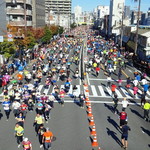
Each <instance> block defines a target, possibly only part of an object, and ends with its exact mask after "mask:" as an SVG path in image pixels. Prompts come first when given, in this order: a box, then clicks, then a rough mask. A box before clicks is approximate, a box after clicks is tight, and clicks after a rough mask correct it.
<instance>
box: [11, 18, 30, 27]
mask: <svg viewBox="0 0 150 150" xmlns="http://www.w3.org/2000/svg"><path fill="white" fill-rule="evenodd" d="M9 24H10V25H12V26H19V27H24V26H25V23H24V20H23V19H21V20H12V21H10V22H9ZM29 26H32V21H27V27H29Z"/></svg>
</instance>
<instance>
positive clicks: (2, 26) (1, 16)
mask: <svg viewBox="0 0 150 150" xmlns="http://www.w3.org/2000/svg"><path fill="white" fill-rule="evenodd" d="M6 27H7V21H6V2H5V0H1V1H0V36H2V35H6V30H7V28H6Z"/></svg>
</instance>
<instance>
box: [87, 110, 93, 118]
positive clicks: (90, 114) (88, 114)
mask: <svg viewBox="0 0 150 150" xmlns="http://www.w3.org/2000/svg"><path fill="white" fill-rule="evenodd" d="M87 116H88V117H92V116H93V115H92V109H90V110H89V111H88V112H87Z"/></svg>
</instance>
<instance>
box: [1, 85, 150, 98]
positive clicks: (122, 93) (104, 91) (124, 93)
mask: <svg viewBox="0 0 150 150" xmlns="http://www.w3.org/2000/svg"><path fill="white" fill-rule="evenodd" d="M76 86H77V91H76V95H79V94H80V93H81V92H82V91H83V86H82V85H76ZM11 88H12V85H10V86H9V87H8V90H10V89H11ZM59 88H60V89H61V88H63V89H64V85H60V86H59ZM88 89H89V97H100V98H112V91H111V88H110V87H107V86H105V85H89V86H88ZM38 91H39V92H40V93H41V94H43V93H45V95H49V94H54V93H55V90H54V87H53V86H52V85H50V86H49V87H48V88H47V89H46V88H45V85H42V84H41V85H39V87H38ZM115 93H116V95H117V96H118V98H124V97H126V98H128V99H133V98H134V99H140V95H141V94H142V91H141V89H139V90H138V93H137V95H136V96H135V97H134V93H133V90H132V89H126V88H124V87H121V88H117V89H116V91H115ZM71 95H73V85H70V89H69V92H68V93H67V94H66V96H71ZM0 96H3V93H1V94H0ZM146 99H150V91H148V92H147V95H146Z"/></svg>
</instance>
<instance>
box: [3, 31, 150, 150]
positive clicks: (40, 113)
mask: <svg viewBox="0 0 150 150" xmlns="http://www.w3.org/2000/svg"><path fill="white" fill-rule="evenodd" d="M79 32H80V31H79ZM82 46H83V39H81V38H60V39H59V40H57V41H53V43H51V44H47V45H41V46H39V47H38V48H37V49H35V52H34V53H31V54H32V57H31V59H34V60H33V61H32V66H31V67H30V68H27V63H26V62H28V60H26V59H24V60H22V62H20V63H19V62H18V61H19V60H18V61H17V62H16V61H15V62H13V64H12V65H10V66H9V67H6V66H5V67H4V68H3V71H2V72H1V73H2V78H3V84H2V88H3V102H2V106H3V109H4V112H5V114H6V121H8V120H9V116H10V110H11V108H12V109H13V113H14V119H15V120H16V125H15V136H16V139H17V143H18V148H20V146H21V144H22V145H23V148H24V149H25V150H32V144H31V142H30V141H29V140H28V138H26V137H24V127H25V126H24V121H25V119H26V114H27V113H28V112H29V111H30V112H32V111H36V116H35V121H34V122H33V125H34V126H35V132H36V134H37V135H38V139H39V143H40V148H42V147H43V146H44V149H45V150H48V149H49V148H51V142H52V141H53V140H55V136H54V135H53V133H52V132H51V131H50V129H49V128H46V127H45V123H48V121H49V119H50V118H51V110H52V109H53V108H54V101H55V100H57V101H58V102H59V103H60V104H61V105H62V106H64V102H65V99H64V98H65V95H66V94H67V93H68V92H69V90H70V85H71V82H72V80H76V79H79V78H80V68H79V63H80V62H81V60H80V58H81V56H80V54H81V49H82ZM87 54H88V58H89V61H88V63H87V64H86V66H85V68H86V70H85V72H86V73H87V74H92V73H94V74H95V77H97V78H99V72H100V71H103V72H104V75H106V76H107V85H106V86H107V87H110V89H111V92H112V97H113V101H114V107H113V110H114V113H116V114H118V115H119V117H120V128H121V131H122V146H123V147H124V148H127V138H128V131H129V130H130V127H129V126H128V125H127V118H128V117H127V113H126V112H125V110H126V108H127V106H128V104H129V102H128V100H127V99H126V98H124V100H123V101H121V103H122V110H121V111H119V110H118V109H117V106H118V103H119V101H120V100H119V98H118V97H117V94H116V89H117V88H121V87H124V88H126V89H127V90H128V89H131V90H133V95H132V96H133V98H135V99H136V96H137V93H138V92H139V91H142V93H140V96H141V107H142V108H143V109H144V116H143V118H144V119H145V120H146V121H149V109H150V104H149V101H147V100H146V95H147V92H148V90H149V81H148V80H147V75H146V73H145V72H143V73H140V72H138V71H136V72H134V76H133V78H132V77H127V79H126V84H123V71H124V70H125V69H126V67H127V60H126V59H124V56H125V55H126V53H125V52H124V53H122V52H121V51H119V49H118V48H117V47H115V45H114V42H112V41H105V40H104V39H103V38H100V37H99V36H95V35H93V33H91V34H89V35H88V36H87ZM27 58H28V57H27ZM29 58H30V57H29ZM17 64H18V66H19V67H20V68H19V67H18V73H17V74H16V75H15V76H11V74H12V73H14V71H15V69H14V66H17ZM72 66H74V67H75V68H76V69H75V70H72ZM8 68H11V69H8ZM72 74H73V75H72ZM114 75H115V76H117V78H118V79H117V82H118V83H117V84H115V83H114V82H112V81H113V78H112V76H114ZM85 76H86V74H85ZM58 78H59V79H60V82H61V83H62V84H64V88H60V86H59V84H58V83H57V80H58ZM41 83H44V88H45V89H47V90H48V89H49V87H50V86H53V89H54V93H49V94H46V93H40V91H39V85H40V84H41ZM10 85H11V86H10ZM8 87H9V88H8ZM77 90H78V89H77V86H76V85H73V89H72V91H73V93H72V98H73V99H74V101H75V102H78V104H79V106H80V107H81V108H84V100H85V98H86V97H85V95H84V92H83V91H80V94H78V93H79V92H77ZM77 98H78V99H77Z"/></svg>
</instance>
